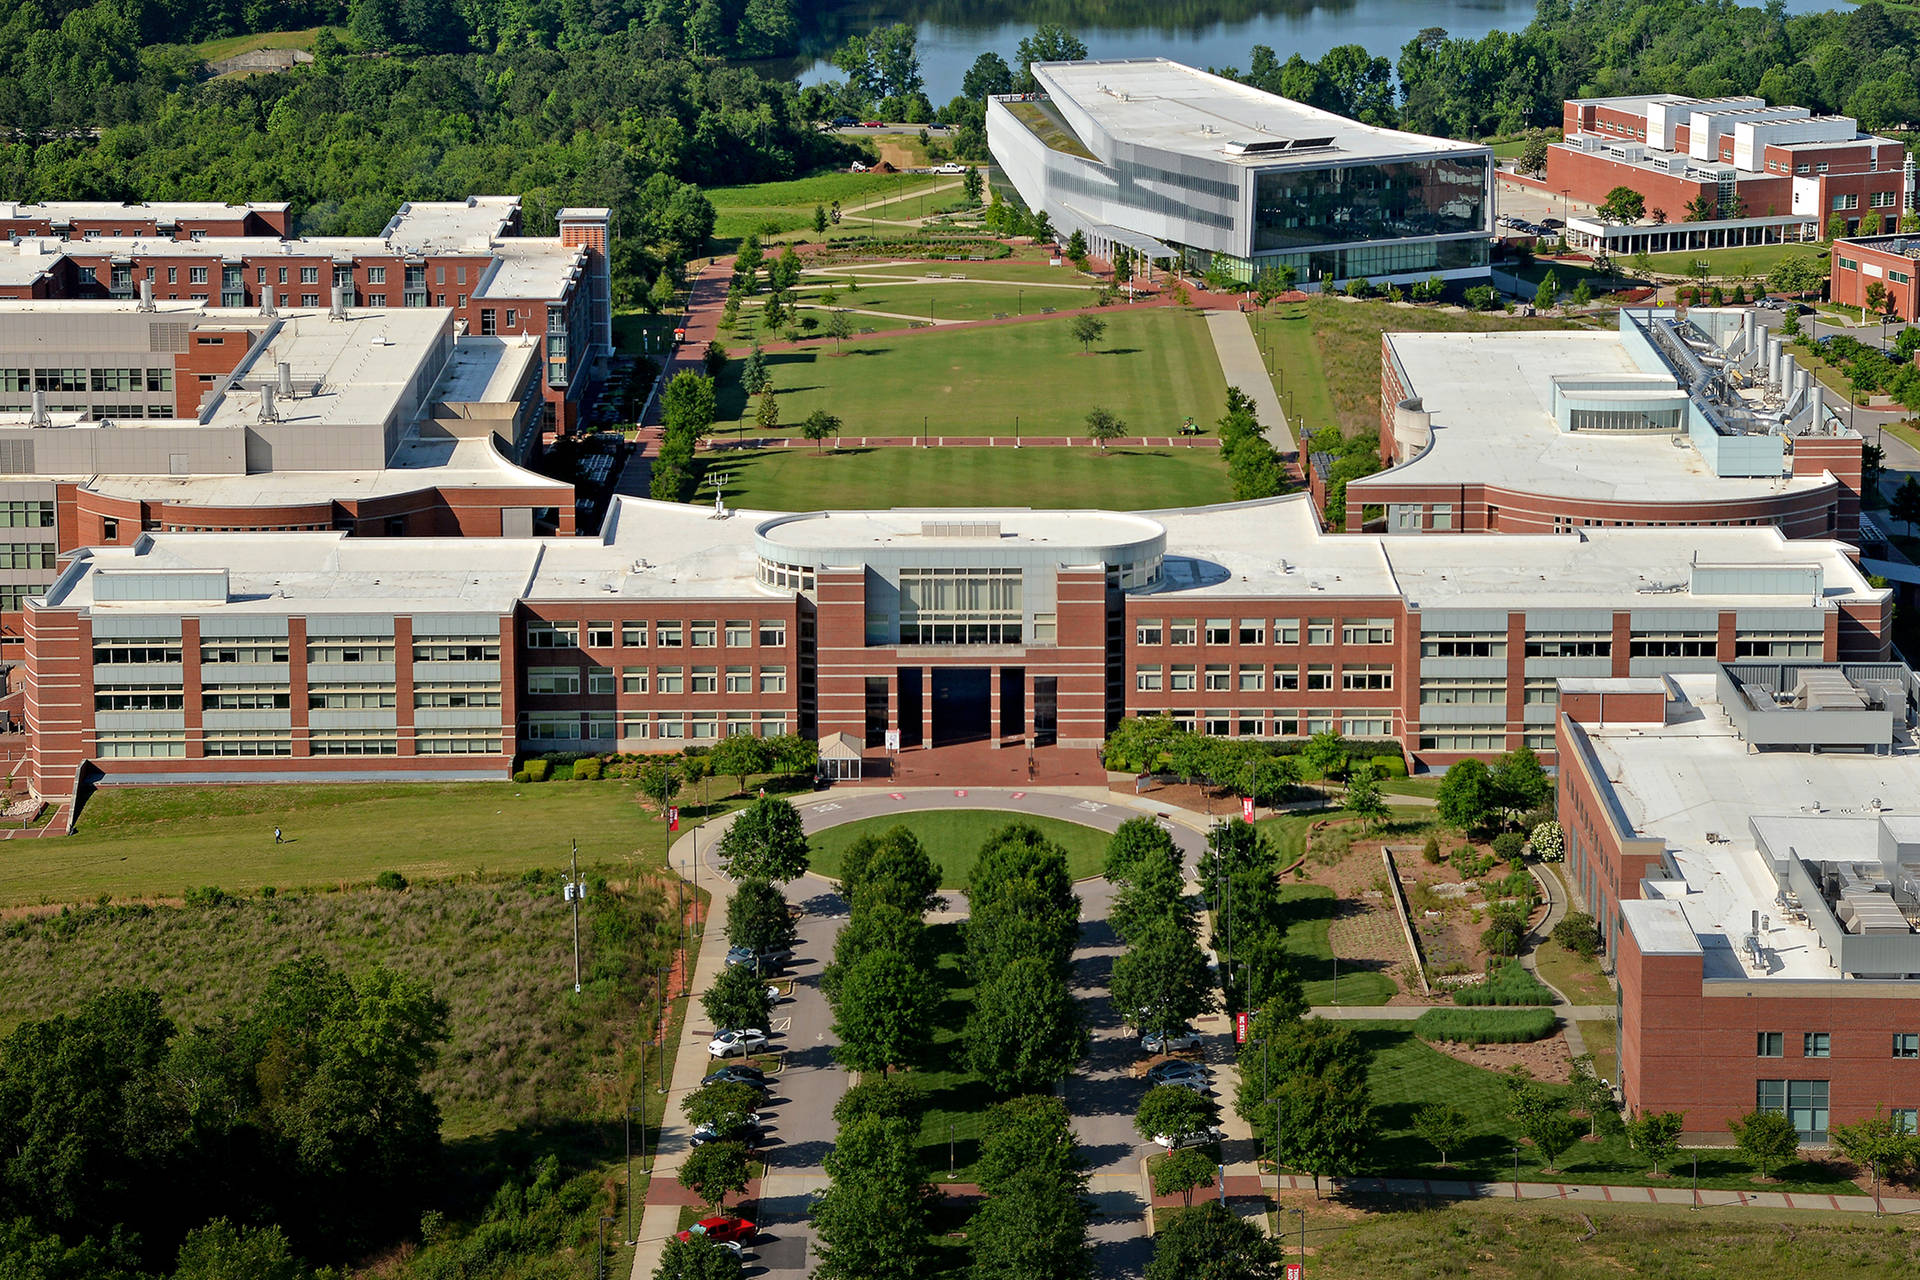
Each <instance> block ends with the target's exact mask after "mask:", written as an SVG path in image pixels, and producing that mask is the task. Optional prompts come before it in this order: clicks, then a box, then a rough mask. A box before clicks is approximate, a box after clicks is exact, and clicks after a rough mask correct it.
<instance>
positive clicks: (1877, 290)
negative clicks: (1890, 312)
mask: <svg viewBox="0 0 1920 1280" xmlns="http://www.w3.org/2000/svg"><path fill="white" fill-rule="evenodd" d="M1886 309H1887V286H1885V285H1884V284H1881V283H1880V282H1879V281H1878V280H1869V281H1867V292H1866V305H1865V306H1863V307H1861V308H1860V318H1861V319H1863V320H1864V319H1866V316H1867V313H1868V312H1869V311H1871V312H1873V313H1874V314H1875V315H1879V314H1881V313H1882V312H1884V311H1885V310H1886Z"/></svg>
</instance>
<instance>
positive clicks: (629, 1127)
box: [621, 1040, 647, 1245]
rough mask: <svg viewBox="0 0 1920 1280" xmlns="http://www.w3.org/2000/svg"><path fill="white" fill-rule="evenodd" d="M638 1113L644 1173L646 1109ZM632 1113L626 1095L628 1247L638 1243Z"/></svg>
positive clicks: (643, 1055) (643, 1060)
mask: <svg viewBox="0 0 1920 1280" xmlns="http://www.w3.org/2000/svg"><path fill="white" fill-rule="evenodd" d="M646 1079H647V1042H646V1041H644V1040H642V1041H641V1042H640V1081H641V1084H642V1085H643V1086H644V1085H645V1083H646ZM639 1111H640V1172H642V1173H645V1172H646V1171H647V1109H646V1107H645V1106H644V1105H643V1106H641V1107H640V1108H639ZM633 1113H634V1105H633V1095H632V1094H628V1095H627V1109H626V1113H625V1114H624V1115H623V1116H622V1117H621V1120H622V1123H623V1127H624V1128H625V1130H626V1145H627V1194H626V1196H625V1197H624V1198H625V1200H626V1202H627V1236H626V1239H627V1243H628V1244H629V1245H633V1244H638V1243H639V1240H638V1238H637V1237H635V1236H634V1234H633Z"/></svg>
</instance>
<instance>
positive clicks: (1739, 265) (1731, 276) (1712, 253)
mask: <svg viewBox="0 0 1920 1280" xmlns="http://www.w3.org/2000/svg"><path fill="white" fill-rule="evenodd" d="M1831 248H1832V246H1831V245H1825V244H1818V243H1814V242H1811V241H1802V242H1799V243H1796V244H1755V245H1745V246H1742V247H1741V248H1738V249H1703V250H1700V251H1699V252H1697V253H1656V254H1654V255H1652V257H1651V258H1650V259H1649V261H1650V263H1651V264H1652V268H1653V270H1655V271H1658V272H1661V273H1662V274H1664V275H1672V276H1691V275H1693V274H1694V265H1693V264H1694V263H1696V262H1705V263H1708V264H1709V266H1708V270H1709V271H1710V272H1711V274H1712V278H1714V279H1717V280H1737V279H1743V278H1751V277H1754V276H1764V275H1766V274H1767V272H1769V271H1771V270H1773V268H1774V264H1776V263H1778V262H1779V261H1780V260H1781V259H1782V258H1818V259H1821V260H1822V261H1824V260H1825V259H1826V256H1827V254H1828V252H1829V250H1831ZM1629 261H1630V260H1629Z"/></svg>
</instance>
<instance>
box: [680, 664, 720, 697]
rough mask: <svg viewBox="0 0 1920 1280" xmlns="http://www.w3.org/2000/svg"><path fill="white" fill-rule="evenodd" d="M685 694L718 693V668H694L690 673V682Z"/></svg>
mask: <svg viewBox="0 0 1920 1280" xmlns="http://www.w3.org/2000/svg"><path fill="white" fill-rule="evenodd" d="M687 692H688V693H718V692H720V668H718V667H695V668H694V669H693V672H692V680H691V681H690V682H689V683H688V685H687Z"/></svg>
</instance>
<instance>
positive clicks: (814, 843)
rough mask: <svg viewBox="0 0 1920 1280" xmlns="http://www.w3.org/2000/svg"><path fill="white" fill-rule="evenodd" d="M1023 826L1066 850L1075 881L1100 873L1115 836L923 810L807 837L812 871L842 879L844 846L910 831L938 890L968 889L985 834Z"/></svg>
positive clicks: (1002, 814) (1029, 819)
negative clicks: (936, 871) (936, 873)
mask: <svg viewBox="0 0 1920 1280" xmlns="http://www.w3.org/2000/svg"><path fill="white" fill-rule="evenodd" d="M1015 822H1024V823H1026V824H1027V825H1029V826H1031V827H1033V828H1034V829H1036V830H1037V831H1039V832H1040V834H1041V835H1043V836H1045V837H1046V838H1047V839H1049V840H1051V841H1053V842H1054V843H1055V844H1057V845H1059V846H1060V847H1061V848H1063V849H1065V850H1066V851H1067V872H1068V874H1069V875H1071V876H1072V877H1073V878H1074V879H1075V880H1084V879H1085V878H1087V877H1088V876H1097V875H1099V874H1100V867H1101V864H1102V863H1103V862H1104V861H1105V860H1106V856H1107V842H1108V841H1109V840H1111V839H1112V838H1113V837H1112V836H1111V835H1110V834H1109V833H1107V832H1105V831H1101V830H1098V829H1096V828H1094V827H1083V826H1081V825H1080V824H1079V823H1077V822H1064V821H1062V820H1061V819H1059V818H1041V817H1036V816H1034V815H1033V814H1028V813H1011V812H1008V811H1007V810H1005V809H925V810H918V811H914V810H909V811H907V812H905V813H890V814H883V815H881V816H879V817H874V818H861V819H858V820H857V821H854V822H848V823H843V824H841V825H840V826H837V827H828V828H827V829H826V830H824V831H819V832H815V833H814V834H813V835H812V836H810V837H808V839H807V843H808V845H809V846H810V847H811V849H812V870H814V871H816V872H818V873H819V874H820V875H823V876H831V877H832V878H834V879H836V880H837V879H839V878H840V857H841V854H843V853H844V852H845V851H846V848H847V846H848V845H850V844H852V843H853V842H854V841H855V840H858V839H859V838H860V837H861V836H877V835H879V834H880V833H881V832H883V831H890V830H892V829H893V828H894V827H905V828H907V829H908V830H909V831H911V832H913V834H914V836H915V838H916V839H918V840H919V841H920V845H921V847H922V848H924V849H925V850H926V851H927V856H928V857H930V858H932V859H933V862H934V865H935V866H937V867H939V868H940V887H941V888H943V889H961V888H965V887H966V883H967V873H968V872H969V871H971V870H972V869H973V860H974V859H975V858H976V857H978V856H979V853H980V846H981V845H982V844H984V843H986V839H987V837H988V836H990V835H992V834H993V833H994V832H995V831H998V830H999V829H1000V828H1001V827H1004V826H1007V825H1008V824H1010V823H1015Z"/></svg>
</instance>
